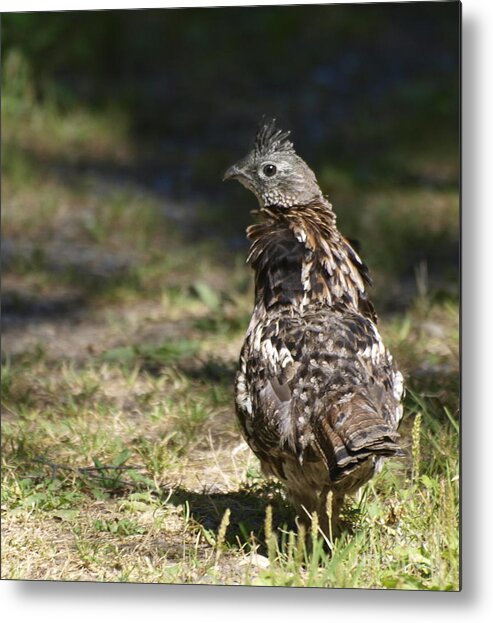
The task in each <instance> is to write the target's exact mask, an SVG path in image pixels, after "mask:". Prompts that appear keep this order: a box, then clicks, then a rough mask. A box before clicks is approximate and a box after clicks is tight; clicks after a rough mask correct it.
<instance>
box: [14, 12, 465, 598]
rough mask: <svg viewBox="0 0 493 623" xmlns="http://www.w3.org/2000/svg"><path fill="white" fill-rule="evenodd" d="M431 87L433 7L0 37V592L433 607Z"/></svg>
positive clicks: (437, 534)
mask: <svg viewBox="0 0 493 623" xmlns="http://www.w3.org/2000/svg"><path fill="white" fill-rule="evenodd" d="M459 70H460V4H459V3H457V2H409V3H371V4H344V5H341V4H339V5H330V4H325V5H302V6H262V7H233V8H196V9H155V10H112V11H75V12H44V13H42V12H38V13H10V14H5V15H3V16H2V264H3V274H2V281H3V283H2V286H3V288H2V289H3V296H2V459H3V470H2V478H3V484H2V578H3V579H23V580H66V581H94V582H134V583H163V584H176V583H179V584H223V585H253V586H284V587H296V586H299V587H319V588H360V589H365V588H372V589H375V588H378V589H399V590H424V591H428V590H433V591H457V590H459V589H460V566H459V549H460V540H459V435H460V425H459V175H460V147H459V121H460V109H459V103H460V86H459V85H460V75H459ZM223 180H224V181H225V182H227V183H223ZM236 182H240V184H237V183H236ZM242 186H243V187H242Z"/></svg>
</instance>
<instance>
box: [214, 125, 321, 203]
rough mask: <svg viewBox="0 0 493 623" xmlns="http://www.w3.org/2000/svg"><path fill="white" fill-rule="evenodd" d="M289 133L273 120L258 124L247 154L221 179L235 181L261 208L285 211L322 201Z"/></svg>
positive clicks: (312, 174) (313, 177)
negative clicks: (243, 187) (251, 194)
mask: <svg viewBox="0 0 493 623" xmlns="http://www.w3.org/2000/svg"><path fill="white" fill-rule="evenodd" d="M288 136H289V132H283V131H282V130H280V129H278V128H276V123H275V119H272V120H271V121H267V122H261V124H260V126H259V128H258V130H257V135H256V137H255V143H254V146H253V149H252V150H251V151H250V153H249V154H248V155H247V156H245V158H243V159H242V160H240V161H239V162H237V163H236V164H234V165H233V166H232V167H230V168H229V169H228V170H227V171H226V173H225V174H224V177H223V179H224V180H229V179H237V180H238V181H239V182H241V184H243V186H245V187H246V188H248V189H249V190H251V191H252V192H253V193H254V194H255V195H256V197H257V199H258V201H259V203H260V206H261V207H278V208H281V209H289V208H291V207H293V206H300V205H307V204H309V203H311V202H313V201H315V200H317V199H321V198H322V192H321V190H320V188H319V186H318V184H317V180H316V178H315V175H314V173H313V171H312V170H311V169H310V167H309V166H308V165H307V164H306V163H305V161H304V160H302V159H301V158H300V157H299V156H298V155H297V154H296V152H295V151H294V147H293V143H291V141H289V140H288Z"/></svg>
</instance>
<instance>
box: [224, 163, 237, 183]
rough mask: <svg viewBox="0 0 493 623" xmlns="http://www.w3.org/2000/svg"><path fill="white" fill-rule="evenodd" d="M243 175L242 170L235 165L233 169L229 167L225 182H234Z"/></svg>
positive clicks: (225, 174)
mask: <svg viewBox="0 0 493 623" xmlns="http://www.w3.org/2000/svg"><path fill="white" fill-rule="evenodd" d="M241 175H242V170H241V169H240V168H239V167H238V166H237V165H236V164H234V165H233V166H232V167H229V169H228V170H227V171H226V172H225V173H224V175H223V182H225V181H226V180H234V179H236V178H238V177H240V176H241Z"/></svg>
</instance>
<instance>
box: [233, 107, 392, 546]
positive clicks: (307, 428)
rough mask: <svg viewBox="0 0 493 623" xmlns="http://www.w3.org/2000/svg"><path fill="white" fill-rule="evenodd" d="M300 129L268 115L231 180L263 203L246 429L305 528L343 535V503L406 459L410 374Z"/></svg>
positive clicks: (253, 235)
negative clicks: (301, 148) (304, 154)
mask: <svg viewBox="0 0 493 623" xmlns="http://www.w3.org/2000/svg"><path fill="white" fill-rule="evenodd" d="M289 136H290V132H289V131H283V130H282V129H279V128H278V127H277V124H276V120H275V119H265V118H263V119H262V121H261V122H260V124H259V126H258V128H257V132H256V136H255V139H254V144H253V147H252V148H251V150H250V151H249V153H248V154H247V155H246V156H245V157H244V158H243V159H241V160H240V161H238V162H237V163H236V164H234V165H233V166H231V167H229V168H228V169H227V171H226V172H225V174H224V178H223V179H224V180H237V181H239V182H240V183H241V184H242V185H243V186H245V187H246V188H247V189H248V190H250V191H252V192H253V193H254V195H255V196H256V198H257V201H258V209H257V210H255V211H254V212H253V214H254V216H255V222H254V223H253V224H251V225H250V226H249V227H248V228H247V238H248V240H249V241H250V245H251V246H250V250H249V254H248V257H247V263H248V264H249V265H250V266H251V267H252V268H253V271H254V273H255V298H254V308H253V312H252V316H251V320H250V323H249V325H248V329H247V333H246V337H245V340H244V343H243V346H242V349H241V353H240V357H239V363H238V369H237V373H236V378H235V405H236V414H237V418H238V421H239V425H240V429H241V432H242V434H243V436H244V438H245V440H246V442H247V443H248V445H249V446H250V448H251V450H252V451H253V453H254V454H255V455H256V456H257V457H258V459H259V460H260V466H261V470H262V472H263V474H264V475H265V476H274V477H276V478H278V479H279V480H280V481H281V482H282V483H283V484H284V485H285V487H286V490H287V496H288V498H289V499H290V500H291V502H292V504H293V506H294V508H295V510H296V512H297V515H298V517H299V519H300V520H301V522H302V523H303V524H305V526H310V525H313V524H312V523H311V520H312V519H313V516H314V513H316V514H317V517H318V525H319V529H320V530H321V531H322V533H323V535H324V536H325V539H326V540H327V539H328V538H335V536H336V535H337V534H340V514H341V511H342V509H343V505H344V501H345V496H346V495H347V494H354V493H356V492H357V491H358V489H359V488H360V487H361V486H362V485H364V484H365V483H366V482H368V481H369V480H370V479H371V478H372V477H373V476H374V475H375V474H376V473H378V472H379V471H380V469H381V467H382V464H383V462H384V460H385V459H386V458H388V457H398V456H403V455H404V453H403V451H402V448H401V446H400V445H399V437H400V436H399V432H398V426H399V423H400V421H401V418H402V412H403V407H402V398H403V393H404V379H403V376H402V373H401V372H400V371H399V370H398V368H397V366H396V365H395V363H394V362H393V359H392V355H391V354H390V352H389V351H388V349H387V348H386V347H385V345H384V343H383V341H382V338H381V336H380V333H379V331H378V328H377V323H378V319H377V315H376V313H375V309H374V307H373V304H372V302H371V301H370V298H369V296H368V287H369V286H370V285H371V278H370V274H369V270H368V268H367V266H366V264H365V263H364V262H363V261H362V260H361V258H360V256H359V255H358V253H357V251H356V249H355V244H354V243H353V244H352V243H351V242H350V241H349V240H348V239H347V238H345V237H344V236H343V235H342V234H341V233H340V231H339V229H338V228H337V225H336V215H335V213H334V210H333V207H332V204H331V203H330V202H329V200H328V198H327V197H326V196H324V194H323V193H322V191H321V189H320V187H319V185H318V182H317V179H316V176H315V174H314V172H313V171H312V170H311V169H310V167H309V166H308V165H307V164H306V162H305V161H304V160H303V159H302V158H301V157H300V156H299V155H298V154H297V153H296V151H295V149H294V145H293V143H292V142H291V140H289V138H288V137H289Z"/></svg>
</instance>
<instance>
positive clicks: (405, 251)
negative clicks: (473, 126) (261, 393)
mask: <svg viewBox="0 0 493 623" xmlns="http://www.w3.org/2000/svg"><path fill="white" fill-rule="evenodd" d="M458 14H459V4H458V3H456V2H429V3H428V2H424V3H423V2H415V3H396V4H378V3H376V4H369V5H362V6H354V5H350V4H348V5H334V6H330V5H326V6H324V5H317V6H292V7H244V8H242V7H238V8H221V9H214V8H209V9H206V8H203V9H174V10H173V9H168V10H133V11H123V10H122V11H87V12H79V11H74V12H60V13H23V14H20V13H19V14H7V15H4V16H3V19H2V67H3V72H2V75H3V85H2V86H3V93H4V96H6V97H5V99H7V98H9V96H10V95H16V96H17V98H18V99H20V100H21V101H22V102H23V103H24V104H25V103H26V101H27V100H28V99H29V98H31V100H32V101H35V102H45V103H46V102H50V103H51V104H52V106H53V107H55V108H56V110H57V111H58V112H59V114H60V115H66V114H67V113H68V112H70V111H74V110H80V109H81V108H82V109H85V110H88V111H94V112H95V113H98V114H100V115H106V117H105V118H106V120H107V123H108V124H109V125H110V126H114V127H115V132H117V131H120V132H125V133H126V136H127V139H128V142H129V144H131V145H132V146H133V148H134V149H133V151H132V153H133V157H132V158H131V159H130V158H128V157H127V158H126V159H125V158H123V159H122V158H120V159H118V157H116V156H117V155H118V154H117V150H113V152H112V151H111V150H106V152H105V153H104V154H101V153H100V154H98V153H97V150H95V149H93V150H92V153H84V151H81V152H77V150H76V149H75V147H74V148H73V149H72V150H70V149H69V152H70V153H68V154H67V153H64V154H63V157H67V156H68V157H69V159H70V160H71V161H72V162H74V163H75V164H80V165H81V166H82V165H84V166H86V167H91V166H92V167H99V169H100V171H102V172H104V171H105V172H107V174H108V175H113V176H114V175H121V176H124V177H126V178H127V179H128V178H130V179H133V180H135V181H136V182H137V183H140V184H142V186H143V187H145V188H146V189H147V190H149V191H152V192H155V193H157V194H158V195H160V196H161V197H163V198H166V199H172V200H174V201H178V202H181V201H183V202H186V203H189V204H190V203H193V204H194V205H193V208H190V206H189V209H188V210H183V212H182V213H181V214H180V208H179V206H178V207H175V208H174V209H168V212H169V213H170V216H171V217H172V218H175V219H176V220H179V221H186V223H184V226H185V228H186V229H188V233H189V234H191V235H193V236H194V237H207V238H209V239H210V238H212V237H215V238H217V239H218V240H219V242H220V243H224V246H225V247H226V248H229V249H235V248H237V247H242V245H243V240H244V236H243V230H244V227H245V224H246V223H247V222H248V221H249V218H250V217H249V213H248V211H249V208H251V207H252V204H253V201H252V197H249V196H248V195H247V193H245V192H244V191H243V190H242V189H240V188H232V187H230V186H226V185H224V186H223V185H222V184H221V173H222V171H223V169H224V168H225V167H226V166H227V165H228V164H229V163H231V162H233V161H234V160H235V159H236V158H237V157H238V156H240V155H242V153H243V152H245V151H246V149H247V148H248V146H249V144H250V143H251V140H252V135H253V133H254V131H255V127H256V124H257V122H258V120H259V118H260V117H261V116H262V115H263V114H267V115H272V116H276V117H277V118H278V119H279V120H280V123H282V124H284V126H286V127H288V128H290V129H291V130H292V133H293V139H294V141H295V146H296V147H297V149H298V151H299V153H300V154H301V155H302V156H303V157H304V158H305V159H306V160H307V161H308V162H309V163H310V165H311V166H312V167H313V168H314V169H315V171H316V172H317V173H318V176H319V179H320V182H321V185H322V187H323V189H324V191H325V192H326V193H327V194H328V195H329V198H330V199H331V200H332V202H333V203H334V205H335V209H336V211H337V213H338V216H339V219H340V224H341V228H342V229H343V231H344V232H345V233H346V234H347V235H348V236H350V237H353V238H359V239H360V241H361V242H362V243H363V253H364V255H365V257H366V258H367V259H368V261H369V262H370V263H371V264H372V267H373V269H374V270H376V271H380V270H382V271H384V272H386V273H392V275H394V276H396V277H398V278H404V279H407V280H408V281H410V282H411V281H414V280H415V277H414V274H415V270H416V267H417V266H419V265H420V264H423V263H426V265H427V274H428V278H429V279H430V280H431V281H432V282H433V283H435V282H436V283H437V284H439V285H441V286H443V285H444V283H445V282H448V283H450V282H452V283H454V282H456V276H457V271H458V225H459V222H458V201H457V192H458V172H459V92H458V83H459V82H458V81H459V40H458ZM27 91H28V92H27ZM9 101H10V100H9ZM19 104H20V102H19V101H16V102H15V104H13V106H14V107H15V108H16V111H15V113H18V107H19ZM9 115H10V108H9V106H8V102H6V111H4V125H5V127H4V130H5V132H6V138H7V141H9V140H10V139H9V137H10V134H9V125H10V124H11V123H12V122H13V119H11V118H10V117H9ZM74 123H77V120H74ZM12 138H13V137H12ZM48 138H49V137H48V136H46V137H45V142H46V141H47V139H48ZM109 140H110V139H109ZM32 148H33V144H32V142H30V141H28V140H27V141H26V143H25V144H24V149H25V150H26V151H27V152H31V154H30V155H31V156H34V154H33V153H32V152H33V149H32ZM47 151H48V152H50V151H51V153H50V156H51V157H52V158H56V153H53V150H48V149H45V150H44V152H45V153H44V154H43V150H41V152H40V151H39V150H38V153H37V154H36V157H38V158H43V155H44V156H45V157H46V158H47V157H48V154H47V153H46V152H47ZM27 155H29V154H27ZM59 156H62V154H59ZM6 166H7V167H8V166H9V163H7V164H6ZM164 211H166V207H164ZM184 215H186V216H184Z"/></svg>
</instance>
